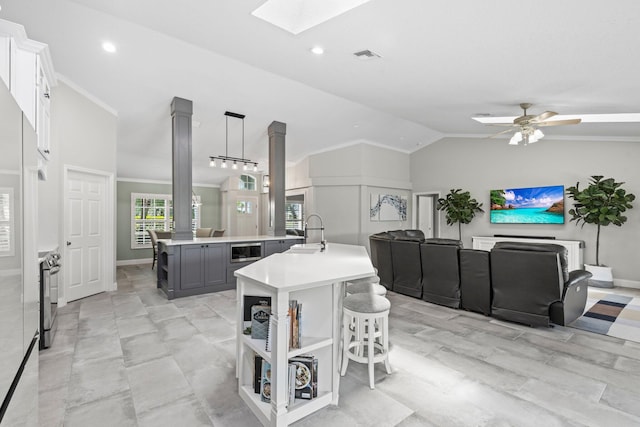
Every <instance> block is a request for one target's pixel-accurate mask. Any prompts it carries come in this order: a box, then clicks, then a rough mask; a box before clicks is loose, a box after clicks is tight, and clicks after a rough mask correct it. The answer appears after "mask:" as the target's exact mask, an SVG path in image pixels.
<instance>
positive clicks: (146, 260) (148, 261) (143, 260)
mask: <svg viewBox="0 0 640 427" xmlns="http://www.w3.org/2000/svg"><path fill="white" fill-rule="evenodd" d="M152 262H153V258H138V259H121V260H118V261H116V267H120V266H123V265H138V264H151V263H152Z"/></svg>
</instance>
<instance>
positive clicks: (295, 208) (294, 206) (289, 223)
mask: <svg viewBox="0 0 640 427" xmlns="http://www.w3.org/2000/svg"><path fill="white" fill-rule="evenodd" d="M284 208H285V228H286V229H287V230H303V229H304V225H303V221H304V220H303V218H304V211H303V204H302V203H296V202H287V203H285V205H284Z"/></svg>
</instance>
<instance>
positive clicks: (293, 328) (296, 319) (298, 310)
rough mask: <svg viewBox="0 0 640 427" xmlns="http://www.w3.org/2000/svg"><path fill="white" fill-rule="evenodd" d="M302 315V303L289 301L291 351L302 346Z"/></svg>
mask: <svg viewBox="0 0 640 427" xmlns="http://www.w3.org/2000/svg"><path fill="white" fill-rule="evenodd" d="M301 314H302V303H299V302H298V301H297V300H295V299H293V300H291V301H289V349H293V348H300V346H301V345H302V328H301V327H300V318H301Z"/></svg>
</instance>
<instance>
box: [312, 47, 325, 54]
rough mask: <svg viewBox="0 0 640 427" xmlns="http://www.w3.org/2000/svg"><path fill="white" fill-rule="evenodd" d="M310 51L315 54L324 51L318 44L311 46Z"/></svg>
mask: <svg viewBox="0 0 640 427" xmlns="http://www.w3.org/2000/svg"><path fill="white" fill-rule="evenodd" d="M311 53H313V54H316V55H322V54H323V53H324V49H323V48H322V47H320V46H314V47H312V48H311Z"/></svg>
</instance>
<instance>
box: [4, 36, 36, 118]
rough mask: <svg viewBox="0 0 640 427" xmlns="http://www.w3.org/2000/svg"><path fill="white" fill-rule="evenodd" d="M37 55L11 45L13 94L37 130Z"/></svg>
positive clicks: (14, 43) (16, 44)
mask: <svg viewBox="0 0 640 427" xmlns="http://www.w3.org/2000/svg"><path fill="white" fill-rule="evenodd" d="M36 65H37V61H36V53H35V52H31V51H29V50H26V49H23V48H21V47H18V43H17V42H16V39H13V40H12V43H11V87H10V89H11V94H12V95H13V97H14V98H15V99H16V101H17V102H18V105H19V106H20V108H21V109H22V112H23V113H24V115H25V116H26V117H27V120H28V121H29V123H30V124H31V126H32V127H33V128H34V129H35V128H36V96H35V94H36V80H37V72H36Z"/></svg>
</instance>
